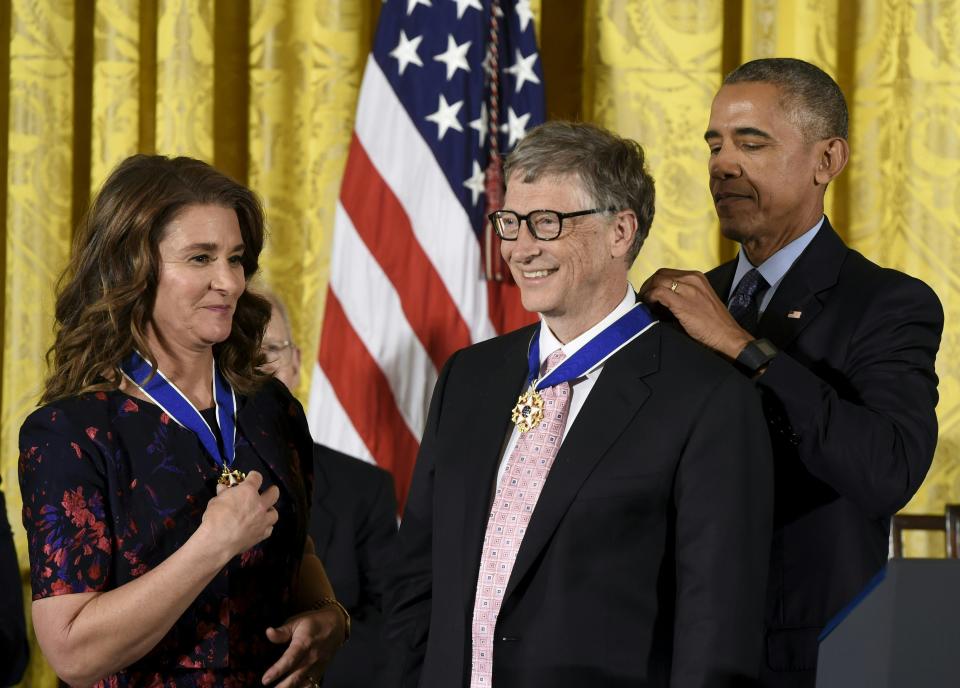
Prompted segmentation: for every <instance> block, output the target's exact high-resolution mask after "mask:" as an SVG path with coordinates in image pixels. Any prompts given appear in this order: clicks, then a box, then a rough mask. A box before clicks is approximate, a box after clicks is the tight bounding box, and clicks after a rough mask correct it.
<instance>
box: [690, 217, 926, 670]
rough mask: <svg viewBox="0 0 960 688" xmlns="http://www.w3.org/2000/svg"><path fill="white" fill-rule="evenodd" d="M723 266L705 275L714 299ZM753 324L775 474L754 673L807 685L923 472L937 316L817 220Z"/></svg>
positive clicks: (725, 290) (914, 291)
mask: <svg viewBox="0 0 960 688" xmlns="http://www.w3.org/2000/svg"><path fill="white" fill-rule="evenodd" d="M735 269H736V261H731V262H729V263H726V264H724V265H722V266H720V267H719V268H717V269H715V270H713V271H712V272H710V273H709V274H708V275H707V277H708V279H709V280H710V282H711V284H712V285H713V287H714V289H715V290H716V292H717V294H719V295H720V297H721V298H723V299H725V298H726V297H727V296H728V294H729V291H730V286H731V282H732V280H733V274H734V271H735ZM798 314H799V316H798ZM758 327H759V333H758V336H760V337H766V338H767V339H769V340H770V341H772V342H773V343H774V344H775V345H776V346H777V347H778V348H779V349H780V350H781V351H780V353H779V354H778V355H777V357H776V358H774V359H773V361H772V362H771V363H770V366H769V367H768V368H767V370H766V372H765V373H764V374H763V375H761V376H760V377H759V378H757V386H758V388H759V390H760V392H761V396H762V398H763V405H764V412H765V414H766V417H767V423H768V426H769V428H770V435H771V439H772V442H773V448H774V454H775V466H776V471H775V478H776V499H775V504H776V512H775V529H774V534H773V547H772V553H771V563H770V586H769V591H768V600H767V610H766V648H765V652H764V657H763V662H762V673H763V675H764V684H765V685H768V686H813V685H814V679H815V669H816V659H817V648H818V645H817V636H818V634H819V633H820V631H821V629H822V628H823V626H824V624H825V623H826V622H827V621H828V620H829V619H830V618H831V617H832V616H833V615H834V614H836V613H837V612H838V611H840V610H841V609H842V608H843V606H844V605H845V604H846V603H847V602H849V601H850V600H851V599H852V598H853V597H854V596H855V595H856V594H857V592H859V591H860V589H861V588H862V587H863V586H864V585H865V584H866V583H867V582H868V581H869V579H870V578H871V577H872V576H873V575H874V574H875V573H876V572H877V571H878V570H879V569H880V568H881V567H882V566H883V565H884V563H885V561H886V559H887V539H888V533H889V526H890V515H891V514H893V513H895V512H896V511H897V510H899V509H900V508H901V507H903V506H904V505H905V504H906V503H907V502H908V501H909V500H910V498H911V496H913V494H914V493H915V492H916V490H917V488H918V487H919V486H920V483H921V482H922V481H923V478H924V476H925V475H926V473H927V469H928V468H929V467H930V462H931V460H932V457H933V451H934V447H935V446H936V441H937V418H936V414H935V413H934V407H935V406H936V402H937V376H936V374H935V373H934V358H935V357H936V353H937V348H938V346H939V343H940V334H941V331H942V329H943V310H942V308H941V306H940V302H939V301H938V300H937V297H936V295H935V294H934V293H933V292H932V291H931V290H930V288H929V287H927V286H926V285H925V284H924V283H923V282H920V281H919V280H916V279H913V278H912V277H908V276H907V275H904V274H902V273H900V272H897V271H895V270H889V269H884V268H881V267H879V266H877V265H875V264H873V263H871V262H870V261H868V260H867V259H866V258H864V257H863V256H862V255H860V254H859V253H857V252H856V251H853V250H851V249H849V248H847V247H846V246H845V245H844V243H843V241H842V240H841V239H840V237H839V236H837V234H836V233H835V232H834V231H833V228H832V227H831V226H830V223H829V221H826V220H825V221H824V224H823V226H822V227H821V229H820V231H819V232H818V233H817V236H816V237H815V238H814V240H813V241H812V242H811V243H810V245H809V246H808V247H807V248H806V250H805V251H804V252H803V254H801V256H800V257H799V258H798V259H797V261H796V262H795V263H794V265H793V267H792V268H791V269H790V271H789V272H788V273H787V275H786V277H784V279H783V281H782V282H781V283H780V286H779V288H778V289H777V291H776V292H775V294H774V296H773V298H772V300H771V302H770V304H769V305H768V307H767V309H766V311H765V312H764V314H763V317H762V318H761V319H760V322H759V326H758Z"/></svg>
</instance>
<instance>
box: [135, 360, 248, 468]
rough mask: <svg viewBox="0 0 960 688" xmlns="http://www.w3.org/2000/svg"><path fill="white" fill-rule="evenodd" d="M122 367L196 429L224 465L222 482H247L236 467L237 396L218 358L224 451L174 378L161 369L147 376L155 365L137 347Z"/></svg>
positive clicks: (140, 386)
mask: <svg viewBox="0 0 960 688" xmlns="http://www.w3.org/2000/svg"><path fill="white" fill-rule="evenodd" d="M120 369H121V371H122V372H123V374H124V376H125V377H126V378H127V379H128V380H130V382H132V383H133V384H134V385H136V386H137V388H138V389H139V390H140V391H141V392H143V393H144V394H145V395H146V396H147V398H148V399H150V401H152V402H153V403H155V404H156V405H157V406H159V407H160V408H161V409H163V411H164V413H166V414H167V415H168V416H170V417H171V418H172V419H173V420H174V421H175V422H176V423H177V424H178V425H180V426H181V427H183V428H186V429H187V430H190V431H192V432H193V433H194V434H195V435H196V436H197V438H198V439H199V440H200V443H201V444H202V445H203V448H204V449H206V450H207V453H208V454H210V456H211V457H212V458H213V460H214V461H215V462H216V463H217V465H218V466H220V468H221V473H220V478H219V480H218V482H219V483H220V484H221V485H236V484H237V483H240V482H243V479H244V477H245V476H244V474H243V473H242V472H241V471H238V470H235V469H233V461H234V457H235V455H236V440H237V424H236V415H235V413H236V408H237V398H236V395H235V394H234V393H233V388H232V387H231V386H230V383H229V382H227V379H226V378H225V377H224V376H223V373H221V372H220V369H219V368H217V362H216V361H214V362H213V401H214V404H215V405H216V407H217V425H218V426H219V428H220V435H221V437H223V452H222V453H221V451H220V447H219V445H218V443H217V436H216V435H215V434H214V433H213V429H212V428H211V427H210V426H209V425H208V424H207V421H206V419H204V417H203V415H202V414H201V413H200V411H199V410H197V407H196V406H194V405H193V402H191V401H190V400H189V399H188V398H187V396H186V395H185V394H184V393H183V392H181V391H180V390H179V389H177V386H176V385H175V384H173V383H172V382H170V381H169V380H168V379H167V378H166V376H165V375H164V374H163V373H161V372H160V371H159V370H157V373H156V375H154V376H153V377H152V378H150V380H149V381H148V380H147V378H148V377H150V373H151V371H152V370H153V366H151V364H150V363H149V362H148V361H147V360H146V359H144V358H143V356H141V355H140V354H139V353H138V352H136V351H135V352H133V353H132V354H130V357H129V358H127V360H125V361H124V362H123V363H122V364H121V366H120Z"/></svg>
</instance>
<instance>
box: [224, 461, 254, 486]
mask: <svg viewBox="0 0 960 688" xmlns="http://www.w3.org/2000/svg"><path fill="white" fill-rule="evenodd" d="M246 477H247V475H246V473H244V472H243V471H239V470H233V471H231V470H230V469H229V468H228V467H227V466H226V465H224V467H223V470H222V471H221V472H220V477H219V478H217V482H218V483H219V484H221V485H226V486H227V487H234V486H235V485H239V484H240V483H242V482H243V479H244V478H246Z"/></svg>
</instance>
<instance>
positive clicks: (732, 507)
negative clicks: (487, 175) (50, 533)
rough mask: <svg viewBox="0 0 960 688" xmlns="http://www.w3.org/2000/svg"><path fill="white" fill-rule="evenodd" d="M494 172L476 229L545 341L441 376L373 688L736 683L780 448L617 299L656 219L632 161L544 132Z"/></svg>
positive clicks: (508, 340)
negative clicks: (487, 213)
mask: <svg viewBox="0 0 960 688" xmlns="http://www.w3.org/2000/svg"><path fill="white" fill-rule="evenodd" d="M505 177H506V179H507V190H506V197H505V204H504V205H505V208H504V210H501V211H498V212H496V213H493V214H492V215H491V218H490V219H491V221H492V222H493V224H494V227H495V229H496V231H497V233H498V234H499V235H500V237H501V238H502V239H503V248H502V253H503V257H504V259H505V260H506V262H507V263H508V264H509V266H510V270H511V272H512V274H513V276H514V278H515V279H516V281H517V284H518V285H519V286H520V290H521V294H522V299H523V305H524V307H525V308H527V309H528V310H530V311H534V312H537V313H539V314H540V322H539V323H538V324H537V325H535V326H531V327H527V328H524V329H521V330H518V331H516V332H513V333H510V334H507V335H504V336H502V337H498V338H496V339H493V340H490V341H487V342H484V343H481V344H477V345H475V346H472V347H469V348H467V349H464V350H462V351H460V352H458V353H456V354H455V355H454V356H453V357H452V358H451V359H450V360H449V361H448V362H447V364H446V366H445V367H444V369H443V371H442V373H441V375H440V377H439V380H438V382H437V385H436V388H435V391H434V397H433V401H432V403H431V409H430V414H429V417H428V420H427V424H426V428H425V430H424V435H423V439H422V443H421V449H420V455H419V457H418V460H417V465H416V469H415V472H414V478H413V484H412V488H411V491H410V494H409V497H408V502H407V507H406V511H405V513H404V518H403V522H402V525H401V529H400V536H399V537H400V550H401V557H400V560H399V561H398V564H397V566H396V571H395V580H394V582H393V586H392V590H393V592H392V595H391V596H390V597H392V599H390V601H389V603H388V610H389V614H390V616H389V619H388V629H387V635H388V643H389V644H390V646H391V647H392V648H393V649H394V650H395V651H396V652H395V656H394V657H393V658H392V660H391V662H392V663H391V670H392V673H391V675H390V677H389V678H388V679H387V680H386V681H384V682H382V684H381V685H384V686H405V687H407V686H409V687H413V686H420V687H421V688H450V687H456V686H463V687H466V686H470V687H471V688H490V687H494V688H511V687H518V688H519V687H521V686H522V687H523V688H547V687H549V688H565V687H570V688H573V687H576V688H583V687H585V686H639V685H643V686H648V687H659V686H663V687H666V686H672V687H673V688H679V687H691V688H692V687H694V686H740V685H744V683H745V682H749V681H750V680H751V679H752V678H753V677H754V676H755V675H756V671H757V662H756V657H757V654H758V652H759V648H760V639H761V619H762V608H763V597H764V586H765V584H766V571H767V559H768V553H769V535H770V528H771V511H772V504H771V486H772V466H771V461H770V444H769V439H768V437H767V433H766V429H765V427H764V423H763V415H762V412H761V409H760V406H759V403H758V400H757V399H756V397H755V395H754V394H753V392H752V389H751V387H750V385H749V383H748V382H747V381H746V380H744V379H743V377H742V376H740V375H739V373H737V372H736V371H734V370H731V369H730V368H729V366H726V365H725V364H724V362H723V361H721V360H719V359H718V358H716V357H715V356H713V355H712V354H710V353H708V352H706V351H705V350H704V349H702V348H701V347H700V346H698V345H697V344H695V343H693V342H692V341H691V340H689V339H688V338H687V337H685V336H684V335H683V334H681V333H679V332H678V331H676V330H674V329H671V328H666V327H662V326H660V325H659V324H657V323H656V321H655V320H653V318H652V317H651V314H650V312H649V311H648V310H647V308H646V307H645V306H643V305H642V304H638V303H637V300H636V295H635V293H634V291H633V289H632V288H631V287H630V285H629V283H628V281H627V271H628V269H629V267H630V265H631V263H632V262H633V260H634V259H635V258H636V256H637V253H638V252H639V250H640V247H641V245H642V243H643V240H644V238H645V237H646V235H647V233H648V231H649V229H650V225H651V222H652V220H653V211H654V188H653V180H652V179H651V178H650V176H649V174H648V173H647V172H646V170H645V167H644V156H643V150H642V149H641V148H640V146H639V145H637V144H636V143H635V142H633V141H629V140H625V139H621V138H619V137H617V136H615V135H613V134H611V133H610V132H607V131H605V130H603V129H599V128H597V127H594V126H590V125H586V124H572V123H565V122H550V123H547V124H544V125H542V126H541V127H538V128H537V129H535V130H532V131H531V132H530V133H529V134H528V135H527V137H526V138H524V139H523V140H522V141H521V142H520V144H519V145H518V146H517V148H516V149H515V150H514V152H513V153H512V154H511V155H510V157H509V158H508V159H507V162H506V166H505ZM518 396H519V399H518Z"/></svg>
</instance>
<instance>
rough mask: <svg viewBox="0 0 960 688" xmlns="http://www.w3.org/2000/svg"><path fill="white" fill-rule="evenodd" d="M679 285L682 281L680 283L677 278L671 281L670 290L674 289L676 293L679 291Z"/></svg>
mask: <svg viewBox="0 0 960 688" xmlns="http://www.w3.org/2000/svg"><path fill="white" fill-rule="evenodd" d="M679 286H680V283H679V282H678V281H677V280H673V282H671V283H670V291H672V292H673V293H674V294H676V293H677V287H679Z"/></svg>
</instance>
